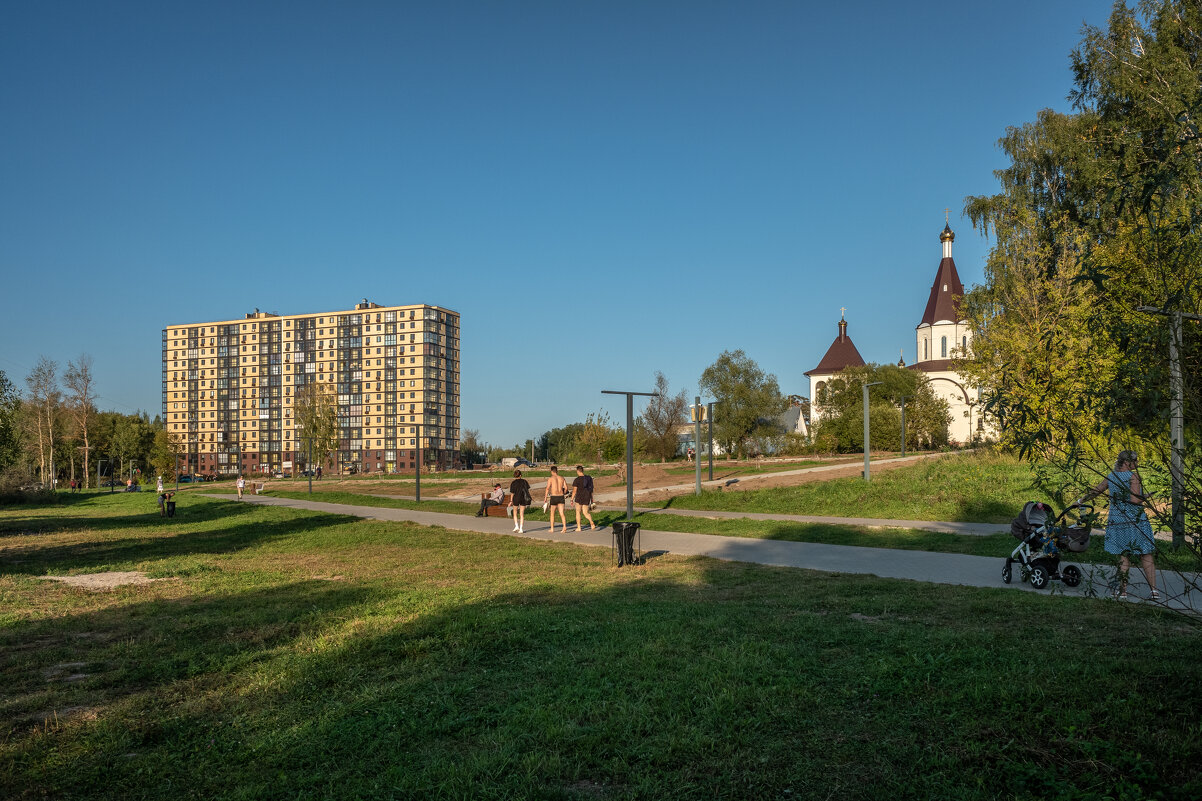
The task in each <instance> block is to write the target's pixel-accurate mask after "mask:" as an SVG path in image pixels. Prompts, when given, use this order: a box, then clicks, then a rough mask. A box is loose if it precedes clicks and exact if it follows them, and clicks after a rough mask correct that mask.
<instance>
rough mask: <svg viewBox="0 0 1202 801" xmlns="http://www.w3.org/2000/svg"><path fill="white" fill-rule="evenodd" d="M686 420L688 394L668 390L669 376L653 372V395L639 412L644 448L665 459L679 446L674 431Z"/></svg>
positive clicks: (673, 453) (687, 419) (674, 453)
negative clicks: (672, 392)
mask: <svg viewBox="0 0 1202 801" xmlns="http://www.w3.org/2000/svg"><path fill="white" fill-rule="evenodd" d="M688 421H689V398H688V393H687V391H686V390H683V389H682V390H681V391H680V392H678V393H676V394H675V395H671V394H669V391H668V379H667V378H666V377H665V376H664V374H663V373H661V372H658V371H657V372H656V373H655V395H654V396H652V398H651V400H650V402H648V404H647V408H646V409H644V410H643V413H642V414H641V415H639V418H638V421H637V424H638V425H639V427H640V428H641V430H642V435H643V448H644V450H646V452H647V454H648V455H649V456H651V457H652V458H656V459H659V460H660V461H661V462H666V461H667V460H669V459H671V458H672V457H674V456H675V455H676V449H677V447H679V436H678V435H677V431H678V430H679V429H680V427H681V426H682V425H684V424H685V423H687V422H688Z"/></svg>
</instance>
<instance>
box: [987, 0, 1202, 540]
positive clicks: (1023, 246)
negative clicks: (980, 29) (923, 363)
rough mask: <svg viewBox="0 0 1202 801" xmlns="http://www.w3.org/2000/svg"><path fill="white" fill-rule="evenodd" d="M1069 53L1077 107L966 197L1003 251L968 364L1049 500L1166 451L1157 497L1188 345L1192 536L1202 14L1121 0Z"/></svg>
mask: <svg viewBox="0 0 1202 801" xmlns="http://www.w3.org/2000/svg"><path fill="white" fill-rule="evenodd" d="M1072 59H1073V71H1074V89H1073V91H1072V94H1071V98H1072V100H1073V103H1074V109H1075V111H1074V113H1073V114H1071V115H1057V114H1053V113H1052V112H1047V111H1045V112H1042V113H1041V114H1040V116H1039V119H1038V120H1037V121H1036V122H1035V123H1032V124H1031V125H1028V126H1023V127H1022V128H1018V129H1012V130H1011V131H1010V132H1008V134H1007V137H1006V138H1004V139H1003V140H1002V145H1003V149H1004V150H1005V151H1006V153H1007V155H1008V156H1009V158H1010V162H1011V163H1010V166H1009V167H1007V168H1006V169H1005V170H1002V171H1000V172H999V173H998V177H999V180H1000V182H1001V190H1002V191H1001V192H1000V193H999V194H998V195H995V196H993V197H989V198H969V199H968V203H967V211H968V212H969V214H970V215H972V216H973V218H974V223H975V224H978V225H980V226H981V227H983V228H986V229H987V230H988V228H989V227H990V226H991V225H992V227H993V230H994V232H995V234H996V239H997V245H996V247H995V248H994V251H993V253H992V254H991V257H990V267H989V272H988V274H987V286H986V287H984V288H982V289H981V290H980V291H979V292H976V293H971V294H970V296H969V306H968V308H969V310H970V317H971V318H972V319H973V320H974V322H976V323H977V325H978V326H979V327H980V328H979V330H980V331H981V333H979V334H978V339H977V341H976V342H974V348H973V351H974V352H973V354H972V357H973V358H972V361H973V362H975V363H976V364H975V365H970V366H967V367H966V369H967V370H978V371H980V375H981V376H982V378H983V379H984V380H983V383H986V384H992V386H993V387H994V389H993V391H992V393H991V397H990V401H989V402H990V404H991V406H992V407H993V408H994V409H995V410H996V411H997V414H998V417H999V420H1000V422H1001V426H1002V431H1003V434H1004V436H1006V438H1007V439H1008V441H1009V442H1010V443H1012V444H1013V445H1015V446H1016V447H1017V448H1018V450H1019V451H1020V452H1021V453H1024V454H1026V455H1028V456H1032V457H1038V458H1039V459H1040V460H1041V461H1042V462H1043V463H1044V464H1045V465H1050V466H1051V469H1048V470H1045V472H1044V476H1045V482H1044V483H1045V487H1046V488H1048V489H1049V490H1050V491H1053V492H1058V491H1059V490H1063V491H1064V494H1063V495H1062V496H1061V497H1062V499H1063V498H1064V497H1065V496H1066V495H1068V493H1070V492H1071V493H1073V494H1075V493H1076V492H1078V491H1079V490H1080V489H1081V488H1082V487H1084V486H1087V485H1089V484H1093V483H1096V482H1097V480H1098V477H1099V473H1102V474H1104V472H1105V471H1106V469H1107V468H1106V463H1107V462H1111V461H1113V456H1114V453H1115V451H1117V450H1118V449H1120V448H1125V447H1134V448H1135V449H1136V450H1138V451H1140V452H1142V453H1143V454H1144V455H1145V457H1147V456H1154V457H1155V458H1144V459H1142V460H1141V463H1140V468H1141V472H1143V474H1144V479H1145V483H1144V486H1145V487H1146V488H1148V489H1149V491H1150V492H1151V493H1152V494H1154V495H1155V494H1156V493H1158V492H1162V491H1163V489H1164V488H1165V487H1166V485H1168V484H1169V478H1168V476H1167V475H1166V473H1167V465H1168V464H1169V462H1170V459H1169V452H1170V450H1171V449H1173V448H1174V443H1173V441H1172V440H1171V438H1170V434H1169V432H1170V419H1169V418H1170V416H1171V415H1172V414H1173V412H1174V411H1175V406H1176V403H1175V402H1174V401H1173V400H1172V399H1171V397H1170V394H1171V392H1172V390H1171V388H1173V387H1174V386H1175V385H1176V384H1177V381H1176V380H1175V377H1174V375H1173V372H1174V371H1173V368H1172V365H1171V364H1170V359H1169V353H1170V351H1171V350H1172V351H1176V352H1177V354H1178V359H1179V362H1178V363H1179V365H1180V371H1181V378H1182V380H1181V397H1182V405H1181V407H1180V413H1181V414H1182V415H1183V417H1184V442H1185V444H1186V449H1185V462H1186V464H1185V470H1184V475H1183V476H1181V477H1180V478H1181V480H1183V481H1184V482H1185V484H1186V488H1185V492H1184V505H1185V520H1186V521H1191V520H1192V521H1194V523H1193V525H1194V527H1195V528H1196V525H1197V523H1196V521H1197V520H1198V519H1199V516H1200V515H1202V506H1200V505H1199V498H1202V475H1200V471H1198V470H1197V468H1196V464H1197V459H1198V458H1200V457H1202V449H1199V448H1198V445H1197V444H1198V443H1199V440H1200V439H1202V398H1200V395H1199V389H1200V385H1199V381H1200V378H1199V377H1200V376H1202V332H1200V330H1199V329H1202V326H1200V325H1198V324H1197V323H1196V322H1192V323H1191V322H1186V323H1185V324H1184V325H1183V326H1182V327H1181V329H1180V330H1179V332H1178V331H1176V330H1175V329H1176V328H1177V326H1175V325H1174V324H1172V323H1171V321H1173V320H1174V315H1177V314H1180V315H1185V316H1187V317H1186V320H1187V321H1188V319H1189V318H1188V315H1199V314H1202V133H1200V126H1202V5H1200V4H1199V3H1197V2H1196V0H1155V1H1153V0H1145V1H1144V2H1141V3H1139V4H1138V5H1136V6H1134V7H1132V6H1129V5H1127V4H1126V3H1123V2H1119V3H1116V4H1115V6H1114V9H1113V11H1112V13H1111V16H1110V19H1109V24H1108V26H1107V28H1105V29H1103V28H1097V27H1086V28H1085V29H1084V33H1083V38H1082V40H1081V44H1080V46H1079V47H1078V48H1077V49H1076V50H1075V51H1074V52H1073V54H1072ZM1145 307H1154V308H1156V309H1158V310H1159V312H1158V313H1155V314H1150V313H1147V312H1146V311H1144V310H1142V309H1143V308H1145ZM1174 333H1175V334H1176V336H1171V335H1172V334H1174ZM1024 349H1025V352H1024ZM1177 446H1178V447H1179V446H1180V442H1178V443H1177ZM1178 497H1181V496H1178ZM1159 508H1160V507H1154V508H1152V509H1151V510H1150V514H1153V515H1155V514H1156V513H1157V512H1158V511H1159ZM1158 525H1160V526H1162V527H1164V528H1169V525H1168V521H1166V520H1164V519H1163V518H1162V520H1161V521H1160V523H1159V524H1158ZM1195 544H1198V538H1195Z"/></svg>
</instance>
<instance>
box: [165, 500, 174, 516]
mask: <svg viewBox="0 0 1202 801" xmlns="http://www.w3.org/2000/svg"><path fill="white" fill-rule="evenodd" d="M167 517H175V501H167Z"/></svg>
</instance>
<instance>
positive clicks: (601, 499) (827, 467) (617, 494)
mask: <svg viewBox="0 0 1202 801" xmlns="http://www.w3.org/2000/svg"><path fill="white" fill-rule="evenodd" d="M947 455H948V454H946V453H920V454H917V455H915V456H895V457H893V458H891V459H873V460H872V462H871V464H873V465H880V464H895V463H897V462H917V461H921V460H923V459H938V458H939V457H941V456H947ZM857 464H859V465H863V464H864V462H863V461H862V460H861V461H859V462H855V461H848V462H838V463H836V464H824V465H821V466H819V467H799V468H797V469H796V470H777V471H774V472H769V473H755V474H753V475H749V476H740V477H738V478H725V479H718V478H716V479H714V480H713V481H706V480H704V479H703V480H702V482H701V486H702V488H703V489H704V488H707V487H708V488H709V489H714V488H717V487H725V486H729V485H731V484H739V485H742V484H746V483H748V482H751V481H761V480H763V479H769V478H779V477H780V476H803V475H807V474H810V473H829V472H831V471H833V470H846V469H847V468H849V467H855V466H856V465H857ZM702 472H705V470H704V468H703V471H702ZM635 473H636V475H637V473H638V470H637V469H636V470H635ZM696 488H697V480H696V479H695V478H694V479H693V480H692V481H690V482H688V483H687V484H671V485H669V486H666V487H645V488H643V489H636V490H635V491H634V496H635V497H636V498H637V497H639V496H640V495H650V494H651V493H653V492H676V493H681V492H692V491H694V490H695V489H696ZM740 489H742V487H741V486H740ZM596 500H597V503H617V502H619V501H621V502H622V503H623V504H625V502H626V488H625V487H617V488H615V489H612V490H606V491H604V492H598V493H596ZM623 508H624V507H623Z"/></svg>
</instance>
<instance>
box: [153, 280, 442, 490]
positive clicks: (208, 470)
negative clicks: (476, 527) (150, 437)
mask: <svg viewBox="0 0 1202 801" xmlns="http://www.w3.org/2000/svg"><path fill="white" fill-rule="evenodd" d="M310 382H317V383H320V384H324V385H326V386H327V387H329V388H330V389H332V390H333V393H334V397H335V399H336V402H337V410H338V423H339V426H340V429H341V439H340V443H339V448H338V451H337V452H336V453H333V454H330V456H329V458H328V460H327V461H326V462H325V470H326V471H327V472H328V471H330V470H331V469H341V470H344V471H353V472H359V471H363V472H400V471H404V470H412V469H413V468H414V466H415V465H416V464H417V459H418V452H419V451H420V453H421V460H422V464H423V465H433V466H437V467H438V468H439V469H444V468H447V467H451V466H453V465H454V464H455V463H456V462H457V461H458V458H459V314H458V313H456V312H453V311H451V310H449V309H444V308H442V307H440V306H427V305H411V306H380V305H379V304H376V303H369V302H368V301H367V300H366V299H364V300H363V302H362V303H358V304H356V305H355V308H354V309H353V310H351V311H336V312H317V313H315V314H291V315H279V314H275V313H268V312H261V311H259V310H258V309H255V310H254V311H253V312H251V313H250V314H247V315H245V317H244V318H243V319H240V320H221V321H214V322H208V323H188V324H180V325H169V326H167V327H166V328H164V329H163V419H164V420H165V421H166V423H167V430H168V432H169V433H170V434H171V435H172V436H173V438H174V439H175V440H176V442H178V443H179V446H180V448H181V451H185V450H186V452H187V464H188V469H187V471H186V472H189V473H193V474H199V475H206V474H216V475H222V474H226V475H232V474H235V473H238V472H276V471H282V472H289V471H292V470H297V469H299V468H300V467H301V466H303V465H305V464H306V462H307V459H306V449H307V446H306V444H305V443H304V442H302V441H301V440H300V436H299V432H298V431H297V430H296V425H295V422H294V415H293V409H292V406H293V398H294V397H295V396H296V392H297V390H298V389H299V388H300V387H303V386H304V385H305V384H307V383H310ZM419 431H420V444H419ZM181 458H182V457H181ZM317 462H318V459H317V457H316V455H315V457H314V464H313V466H314V467H315V466H316V465H317Z"/></svg>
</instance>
